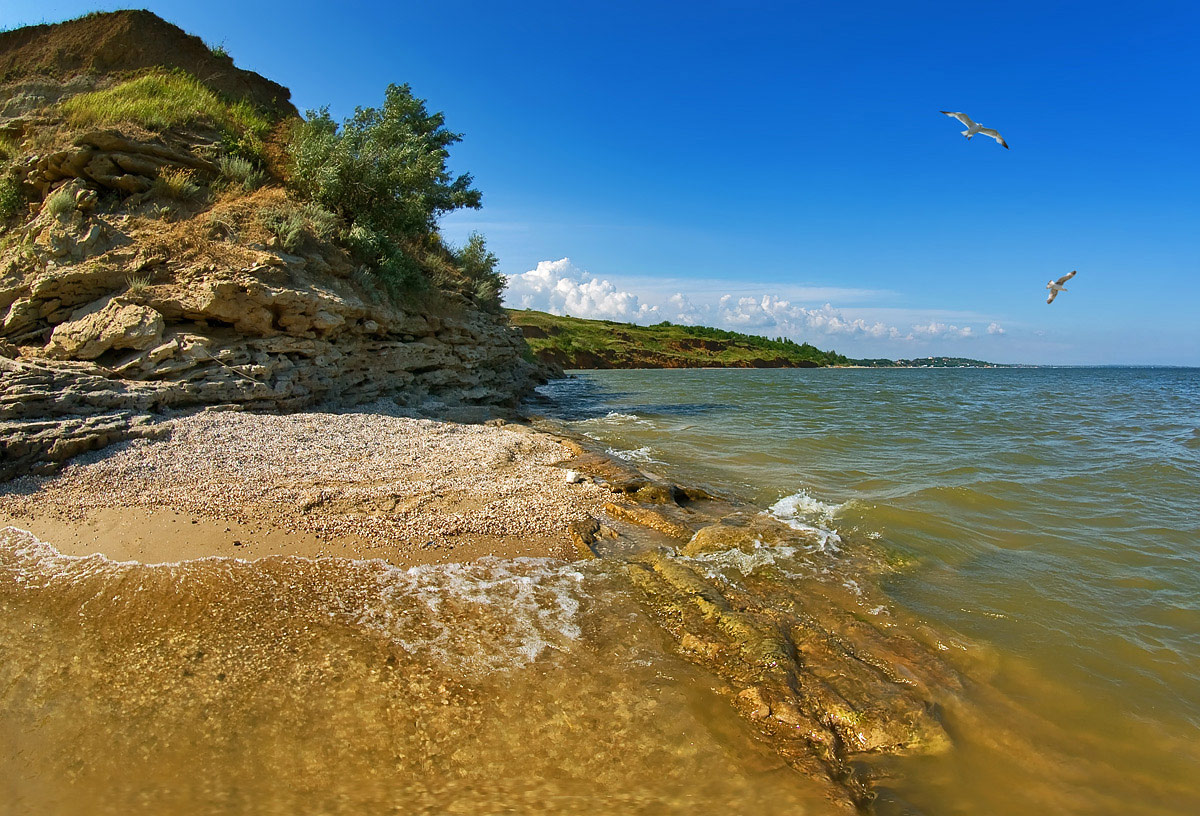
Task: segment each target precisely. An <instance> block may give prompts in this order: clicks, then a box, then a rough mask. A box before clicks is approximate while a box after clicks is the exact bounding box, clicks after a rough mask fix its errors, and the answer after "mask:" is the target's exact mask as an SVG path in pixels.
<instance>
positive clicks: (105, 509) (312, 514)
mask: <svg viewBox="0 0 1200 816" xmlns="http://www.w3.org/2000/svg"><path fill="white" fill-rule="evenodd" d="M162 425H163V427H164V430H167V431H168V432H167V433H165V434H163V435H162V438H154V439H138V440H132V441H129V442H124V443H120V444H118V445H115V446H111V447H108V448H105V449H103V450H101V451H97V452H93V453H89V454H86V455H84V456H81V457H78V458H76V459H75V460H73V461H72V462H71V463H69V464H68V465H67V466H66V467H64V468H63V469H62V470H61V471H59V472H58V473H55V474H52V475H49V476H26V477H21V478H19V479H14V480H12V481H10V482H8V483H6V484H5V485H4V486H3V488H0V527H8V526H12V527H17V528H19V529H21V530H25V531H28V532H30V533H32V534H33V535H34V536H36V537H37V538H38V539H40V540H42V541H44V542H46V543H48V544H51V545H52V546H54V547H55V548H56V549H58V550H59V551H60V552H61V553H63V554H64V555H74V556H84V555H91V554H94V553H100V554H102V555H104V556H106V557H108V558H110V559H113V560H120V561H137V562H140V563H176V562H179V561H184V560H192V559H198V558H204V557H208V556H225V557H233V558H240V559H245V560H255V559H259V558H264V557H269V556H285V555H296V556H304V557H310V558H315V557H321V556H338V557H347V558H354V559H374V558H378V559H382V560H384V561H387V562H388V563H390V564H393V565H394V566H399V567H411V566H418V565H422V564H433V563H449V562H466V561H472V560H475V559H478V558H481V557H485V556H497V557H501V558H515V557H552V558H559V559H563V560H573V559H575V558H578V557H579V556H580V553H579V550H578V548H577V545H576V544H575V543H574V540H573V537H572V533H571V530H572V525H573V524H578V523H580V522H583V521H584V520H585V519H587V518H589V517H595V516H596V515H598V514H600V513H602V511H603V507H604V505H605V504H608V503H610V502H611V500H612V498H613V494H612V491H611V489H610V488H608V487H604V486H601V485H599V484H597V483H596V481H595V480H594V479H592V478H589V477H583V476H574V477H572V476H571V475H570V473H569V472H568V470H567V469H566V468H565V467H563V466H562V465H563V463H565V462H567V461H569V460H571V459H572V458H574V457H576V456H577V455H578V454H579V453H581V452H582V451H581V450H580V449H579V448H578V446H575V445H573V444H571V443H570V442H568V441H567V440H566V439H564V438H561V437H558V436H556V435H553V434H551V433H549V432H547V431H544V430H536V429H534V428H533V427H531V426H529V425H524V424H518V423H504V422H502V421H495V420H494V421H492V422H491V423H488V424H484V425H468V424H461V423H454V422H445V421H439V420H430V419H415V418H412V417H411V416H405V415H403V413H402V412H401V411H399V410H398V409H396V408H395V407H394V406H389V405H385V404H382V403H376V404H374V405H370V406H361V407H359V408H357V409H352V410H349V411H331V412H323V411H308V412H300V413H294V414H284V415H277V414H252V413H245V412H238V411H211V410H210V411H201V412H197V413H194V414H189V415H185V416H182V417H177V418H171V419H167V420H163V422H162Z"/></svg>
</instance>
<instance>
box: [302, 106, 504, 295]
mask: <svg viewBox="0 0 1200 816" xmlns="http://www.w3.org/2000/svg"><path fill="white" fill-rule="evenodd" d="M461 140H462V136H461V135H460V134H458V133H454V132H452V131H449V130H447V129H446V127H445V117H444V116H443V115H442V114H441V113H433V114H431V113H429V112H428V111H427V110H426V109H425V101H424V100H422V99H417V98H415V97H414V96H413V95H412V89H411V88H409V86H408V85H389V86H388V88H387V92H386V94H385V97H384V103H383V107H382V108H358V109H356V110H355V112H354V115H353V116H352V117H350V118H349V119H347V120H346V121H345V122H343V123H342V125H341V127H340V128H339V126H338V124H337V123H336V122H334V121H333V119H332V118H331V117H330V116H329V109H328V108H322V109H320V110H317V111H309V112H308V118H307V119H306V120H304V121H303V122H301V123H300V124H299V125H297V127H296V131H295V133H294V135H293V139H292V146H291V150H292V175H291V181H290V183H291V186H292V188H293V189H294V190H295V191H296V192H297V193H299V194H300V195H301V196H303V197H305V198H307V199H309V200H311V201H314V202H316V203H317V204H319V205H321V206H322V207H324V208H325V209H327V210H329V211H331V212H333V213H336V214H337V215H339V216H340V217H341V218H342V219H343V220H344V221H345V223H346V225H347V230H346V233H345V238H346V243H347V245H348V246H349V248H350V249H351V251H352V252H354V253H355V254H356V255H358V256H359V257H360V258H361V259H362V260H363V261H365V262H367V263H369V264H371V265H372V266H374V267H375V268H376V269H377V270H378V271H379V272H380V273H382V274H383V276H384V278H385V280H387V281H388V282H389V283H392V284H402V283H408V282H412V279H413V275H414V274H417V273H420V272H422V271H423V270H424V268H425V267H426V266H427V265H428V264H427V263H426V256H427V254H428V253H429V252H431V251H435V249H436V247H439V246H440V245H441V244H440V241H438V240H436V232H437V219H438V217H439V216H441V215H443V214H445V213H448V212H452V211H454V210H457V209H459V208H462V207H471V208H476V209H477V208H478V207H479V206H480V200H481V198H482V194H481V193H480V192H479V191H478V190H476V189H474V188H472V187H471V182H472V179H471V176H470V174H468V173H463V174H461V175H458V176H454V175H452V174H451V173H450V171H449V170H448V169H447V168H446V160H447V158H449V155H450V153H449V150H448V148H449V147H450V145H452V144H454V143H455V142H458V141H461ZM472 294H473V293H472Z"/></svg>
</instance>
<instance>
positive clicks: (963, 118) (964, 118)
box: [942, 111, 975, 127]
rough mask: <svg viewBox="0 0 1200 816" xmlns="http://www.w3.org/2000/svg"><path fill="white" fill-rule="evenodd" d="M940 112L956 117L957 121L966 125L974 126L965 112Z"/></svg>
mask: <svg viewBox="0 0 1200 816" xmlns="http://www.w3.org/2000/svg"><path fill="white" fill-rule="evenodd" d="M942 113H944V114H946V115H947V116H949V117H952V118H954V119H957V120H958V121H960V122H962V123H963V124H964V125H966V126H967V127H974V126H975V123H974V122H972V121H971V117H970V116H967V115H966V114H965V113H955V112H953V111H942Z"/></svg>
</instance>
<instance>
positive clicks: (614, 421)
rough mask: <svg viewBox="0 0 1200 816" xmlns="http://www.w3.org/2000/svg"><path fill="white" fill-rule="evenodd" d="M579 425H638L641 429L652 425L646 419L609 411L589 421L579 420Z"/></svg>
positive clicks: (635, 415)
mask: <svg viewBox="0 0 1200 816" xmlns="http://www.w3.org/2000/svg"><path fill="white" fill-rule="evenodd" d="M579 424H580V425H640V426H643V427H647V428H648V427H652V426H653V425H654V423H653V422H651V421H650V420H648V419H642V418H641V417H640V416H638V415H637V414H626V413H624V412H622V411H609V412H608V413H607V414H605V415H604V416H600V417H591V418H590V419H584V420H580V422H579Z"/></svg>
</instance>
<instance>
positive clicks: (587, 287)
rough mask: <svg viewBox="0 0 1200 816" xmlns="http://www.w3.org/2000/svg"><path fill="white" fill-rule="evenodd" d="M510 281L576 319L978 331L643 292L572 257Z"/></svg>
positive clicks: (872, 335)
mask: <svg viewBox="0 0 1200 816" xmlns="http://www.w3.org/2000/svg"><path fill="white" fill-rule="evenodd" d="M507 280H508V287H507V289H506V291H505V295H504V302H505V305H506V306H508V307H509V308H512V309H536V310H538V311H543V312H550V313H551V314H557V315H570V316H572V317H583V318H592V319H600V320H616V321H621V322H628V323H642V324H648V323H658V322H661V321H664V320H669V321H670V322H672V323H680V324H683V325H704V326H715V327H717V328H722V329H729V330H733V331H739V332H743V333H746V334H762V335H769V336H772V337H776V336H784V337H790V338H792V339H793V340H807V341H809V342H812V341H814V340H823V339H824V340H827V341H829V342H834V341H845V340H854V339H858V340H863V341H890V342H892V343H902V344H912V345H914V346H915V345H919V344H921V343H922V342H927V341H931V340H942V341H945V340H948V339H953V340H965V339H969V338H973V337H976V336H977V334H976V328H975V327H972V326H970V325H961V326H960V325H956V324H954V323H948V322H943V321H939V320H937V319H933V318H931V319H929V320H928V322H924V321H923V322H918V323H913V324H910V325H907V326H903V327H902V326H897V325H892V324H889V323H886V322H884V321H881V320H870V319H864V318H862V317H854V316H852V315H847V314H846V313H845V312H844V311H843V310H842V309H839V308H835V307H834V306H833V305H832V304H831V303H824V304H822V305H820V306H815V307H813V306H804V305H801V304H797V303H792V302H791V301H789V300H785V299H783V298H781V297H778V296H776V295H771V294H764V295H761V296H757V297H747V296H741V297H739V296H737V295H736V294H734V293H728V292H726V293H714V294H711V295H707V294H706V295H703V296H700V295H697V296H695V298H693V297H689V296H688V295H686V294H684V293H683V292H674V293H670V294H666V293H653V292H651V293H649V294H647V293H645V292H643V293H642V294H641V295H639V294H638V293H635V292H630V291H626V290H623V289H621V288H619V287H617V285H616V284H614V283H612V282H611V281H608V280H603V279H601V278H598V277H595V276H593V275H591V274H590V273H588V272H587V271H586V270H584V269H581V268H579V267H578V266H576V265H575V264H573V263H572V262H571V259H570V258H560V259H559V260H557V261H540V262H539V263H538V265H537V268H535V269H531V270H529V271H528V272H524V273H521V274H517V275H509V276H508V278H507ZM979 331H981V332H986V334H988V335H992V336H993V337H995V336H999V335H1003V334H1004V333H1005V330H1004V329H1003V328H1002V327H1001V326H1000V324H999V323H996V322H994V321H993V322H990V323H989V324H988V325H987V326H986V327H983V326H982V325H981V326H980V327H979ZM818 345H819V343H818Z"/></svg>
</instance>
